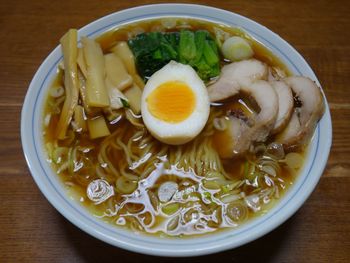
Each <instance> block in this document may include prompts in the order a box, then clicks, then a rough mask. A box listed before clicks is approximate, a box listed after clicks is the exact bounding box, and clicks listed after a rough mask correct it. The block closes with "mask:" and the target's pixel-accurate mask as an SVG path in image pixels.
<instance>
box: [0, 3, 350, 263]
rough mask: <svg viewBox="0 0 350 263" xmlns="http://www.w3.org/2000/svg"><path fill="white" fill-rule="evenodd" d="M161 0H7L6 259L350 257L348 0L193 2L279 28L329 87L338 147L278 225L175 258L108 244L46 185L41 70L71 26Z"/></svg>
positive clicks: (1, 150) (1, 72)
mask: <svg viewBox="0 0 350 263" xmlns="http://www.w3.org/2000/svg"><path fill="white" fill-rule="evenodd" d="M156 2H163V1H148V0H137V1H133V2H131V1H116V0H114V1H107V0H105V1H98V0H85V1H81V0H69V1H62V0H59V1H52V0H46V1H38V0H35V1H34V0H33V1H27V0H13V1H5V0H3V1H1V2H0V61H1V62H0V112H1V114H0V129H1V132H0V145H1V146H0V160H1V161H0V205H1V208H0V262H104V261H106V262H107V261H108V262H122V261H123V262H139V261H141V260H142V261H144V262H158V261H166V262H172V261H179V262H185V261H193V262H212V261H216V262H224V260H225V262H245V261H247V262H250V261H252V262H253V260H254V259H256V260H259V261H258V262H350V135H349V133H350V130H349V128H350V87H349V84H350V79H349V76H350V42H349V41H350V15H349V11H350V2H349V1H347V0H343V1H340V0H339V1H327V0H325V1H308V0H307V1H290V0H289V1H276V0H275V1H267V0H265V1H238V0H237V1H220V0H214V1H204V0H203V1H192V3H198V4H204V5H206V4H207V5H211V6H215V7H219V8H223V9H227V10H230V11H233V12H237V13H239V14H242V15H244V16H247V17H249V18H252V19H254V20H255V21H257V22H259V23H261V24H263V25H265V26H267V27H268V28H270V29H271V30H273V31H274V32H276V33H277V34H279V35H280V36H281V37H282V38H284V39H285V40H287V41H288V42H289V43H291V44H292V45H293V46H294V47H295V48H296V49H297V50H298V51H299V52H300V53H301V54H302V55H303V56H304V57H305V58H306V60H307V61H308V62H309V64H310V65H311V66H312V68H313V70H314V71H315V73H316V75H317V76H318V78H319V80H320V82H321V83H322V86H323V89H324V91H325V93H326V95H327V99H328V102H329V105H330V108H331V113H332V119H333V147H332V152H331V154H330V157H329V161H328V164H327V167H326V170H325V171H324V174H323V176H322V178H321V181H320V183H319V184H318V186H317V188H316V190H315V191H314V192H313V194H312V195H311V197H310V198H309V199H308V201H307V202H306V203H305V205H304V206H303V207H302V208H301V209H300V210H299V211H298V212H297V213H296V214H295V215H294V216H293V217H292V218H290V219H289V220H288V221H287V222H286V223H284V224H283V225H282V226H280V227H279V228H277V229H276V230H274V231H273V232H271V233H270V234H268V235H266V236H264V237H263V238H260V239H259V240H257V241H254V242H252V243H250V244H247V245H245V246H243V247H240V248H238V249H235V250H231V251H226V252H223V253H219V254H216V255H210V256H206V257H199V258H193V259H176V260H175V259H164V258H156V257H150V256H144V255H139V254H135V253H131V252H127V251H124V250H121V249H118V248H115V247H112V246H109V245H107V244H104V243H103V242H100V241H98V240H96V239H95V238H93V237H91V236H89V235H88V234H86V233H84V232H82V231H80V230H79V229H78V228H77V227H75V226H74V225H72V224H71V223H70V222H68V221H67V220H66V219H65V218H63V217H62V216H61V215H60V214H59V213H58V212H57V211H56V210H55V209H54V208H53V207H52V206H51V205H50V204H49V203H48V201H47V200H46V199H45V197H44V196H43V195H42V194H41V193H40V191H39V189H38V187H37V186H36V185H35V183H34V181H33V179H32V177H31V176H30V173H29V170H28V167H27V165H26V163H25V160H24V157H23V153H22V148H21V141H20V112H21V107H22V103H23V99H24V96H25V94H26V91H27V88H28V85H29V83H30V81H31V79H32V77H33V75H34V73H35V71H36V70H37V68H38V67H39V65H40V64H41V62H42V61H43V59H44V58H45V57H46V56H47V55H48V54H49V52H50V51H51V50H52V49H53V48H54V47H55V46H56V45H57V44H58V41H59V38H60V36H62V35H63V34H64V33H65V32H66V31H67V29H68V28H71V27H73V28H80V27H82V26H83V25H85V24H87V23H89V22H91V21H93V20H95V19H97V18H99V17H102V16H104V15H107V14H109V13H112V12H115V11H119V10H121V9H124V8H128V7H131V6H137V5H141V4H149V3H156ZM181 2H190V1H181ZM348 81H349V82H348Z"/></svg>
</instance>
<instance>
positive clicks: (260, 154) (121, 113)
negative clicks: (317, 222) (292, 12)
mask: <svg viewBox="0 0 350 263" xmlns="http://www.w3.org/2000/svg"><path fill="white" fill-rule="evenodd" d="M181 29H189V30H193V31H195V30H207V31H208V32H209V33H210V34H212V35H213V36H217V37H218V38H220V37H222V38H225V37H226V38H227V36H240V37H242V38H244V39H246V40H247V41H248V42H249V43H250V44H251V46H252V49H253V50H254V58H256V59H257V60H260V61H262V62H264V63H266V64H267V65H268V66H269V67H271V68H273V69H275V70H277V71H278V72H279V74H283V75H284V76H289V75H291V73H290V71H289V70H288V68H287V67H286V66H285V65H284V64H283V63H282V62H281V60H279V59H278V58H277V57H276V56H275V55H274V54H272V53H271V51H269V50H268V49H267V48H265V47H264V46H263V45H261V44H260V43H258V42H257V41H256V40H254V39H252V38H251V37H250V36H249V35H247V34H246V33H244V32H243V31H241V30H239V29H237V28H232V27H228V26H225V25H218V24H213V23H210V22H207V21H200V20H193V19H185V18H169V19H158V20H149V21H143V22H138V23H134V24H130V25H126V26H122V27H118V28H115V29H113V30H111V31H108V32H106V33H104V34H103V35H101V36H99V37H98V38H97V39H96V41H97V42H98V43H99V44H100V45H101V48H102V50H103V53H104V54H108V53H110V52H111V49H113V47H114V46H115V45H116V44H117V43H119V42H120V41H128V40H129V39H131V38H133V37H135V36H137V35H138V34H139V33H142V32H153V31H160V32H176V31H179V30H181ZM228 63H229V61H227V60H226V59H224V58H223V57H222V56H221V61H220V65H221V66H224V65H226V64H228ZM211 81H213V80H211ZM62 87H64V69H63V67H59V68H58V74H57V77H56V79H55V80H54V82H53V83H52V85H51V88H50V90H49V92H48V96H47V102H46V106H45V109H44V114H43V119H44V127H43V134H44V139H45V147H46V150H47V153H48V161H49V162H50V163H51V165H52V168H53V169H54V170H55V171H56V173H57V175H58V176H59V178H60V180H62V182H63V184H64V185H65V187H66V188H67V191H68V194H69V195H70V196H71V197H72V198H73V199H75V200H77V201H78V202H80V203H81V204H82V205H83V206H85V207H86V208H87V209H88V210H89V211H90V212H91V213H92V214H93V215H94V216H97V217H99V218H101V219H102V220H104V221H107V222H109V223H111V224H112V225H118V226H121V227H125V228H128V229H132V230H133V231H137V232H142V233H147V234H156V235H165V236H192V235H199V234H206V233H209V232H215V231H218V230H221V229H228V228H236V227H239V226H240V225H242V224H244V223H246V222H247V221H249V220H251V219H252V218H254V217H257V216H261V215H263V214H265V213H267V212H268V211H269V209H270V208H271V207H272V206H273V205H274V204H275V203H276V202H278V200H279V199H280V198H281V197H282V196H283V195H284V193H285V192H286V191H288V189H289V187H291V185H292V184H293V182H294V181H295V180H296V177H297V175H298V173H299V170H300V169H301V167H302V163H303V158H304V157H303V156H304V153H305V149H303V148H302V149H298V151H293V152H291V153H292V154H294V155H296V156H294V157H293V156H292V157H293V158H294V159H293V160H294V161H295V159H296V160H297V161H298V163H297V164H295V165H290V159H291V156H290V154H291V153H288V152H285V151H284V150H283V147H282V145H281V144H278V143H276V142H275V135H270V136H269V137H268V138H267V139H266V140H265V141H264V142H259V143H254V145H253V146H252V147H250V150H249V151H248V152H247V153H245V154H244V155H241V156H235V157H234V158H222V157H220V156H221V154H220V152H221V151H224V149H225V147H226V145H227V144H228V143H229V142H227V141H226V140H225V137H224V136H221V133H222V130H224V128H225V127H223V126H225V119H227V118H228V117H227V116H229V115H230V114H234V115H235V116H236V115H241V116H243V117H244V118H247V119H249V116H250V115H252V114H254V113H256V112H259V107H258V106H257V105H255V103H254V101H253V100H252V99H251V98H250V97H249V95H244V94H243V95H242V94H239V95H236V96H234V97H231V98H229V99H227V100H224V101H220V102H218V103H212V104H211V106H210V116H209V119H208V121H207V123H206V125H205V127H204V129H203V130H202V131H201V133H200V134H199V135H198V136H196V137H195V138H194V139H193V140H191V141H190V142H188V143H185V144H183V145H168V144H165V143H162V142H160V141H158V140H157V139H155V138H154V137H153V136H152V135H151V134H150V132H149V131H148V130H147V129H146V128H145V126H144V123H143V120H142V117H141V115H140V114H136V113H134V112H133V111H132V110H131V109H130V108H128V107H126V108H122V109H119V110H116V111H113V112H108V111H106V110H101V109H93V108H92V109H90V110H91V112H90V113H89V114H90V115H91V116H98V115H100V114H101V112H102V115H103V116H105V118H106V119H108V121H107V122H106V123H107V128H108V130H109V131H110V134H109V135H108V136H104V137H101V138H97V139H91V136H89V132H88V130H87V129H86V128H84V129H79V128H77V127H75V123H74V122H73V123H71V124H70V125H69V127H68V129H67V132H66V136H65V138H64V139H58V138H57V134H56V133H57V131H56V130H57V125H58V121H59V118H60V113H61V111H62V107H63V103H64V99H65V93H64V92H63V94H61V96H58V95H60V94H58V95H57V93H60V92H62V89H61V88H62ZM78 105H82V98H79V101H78ZM85 114H87V113H86V112H85ZM85 119H86V118H85ZM288 155H289V157H287V156H288ZM294 163H295V162H294Z"/></svg>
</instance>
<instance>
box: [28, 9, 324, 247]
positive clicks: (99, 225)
mask: <svg viewBox="0 0 350 263" xmlns="http://www.w3.org/2000/svg"><path fill="white" fill-rule="evenodd" d="M188 15H191V14H188ZM192 15H193V14H192ZM155 16H184V13H181V14H180V15H179V14H174V13H172V14H164V13H159V14H157V13H154V14H151V15H147V16H137V17H133V18H132V19H126V20H122V21H118V22H113V23H111V24H109V25H107V26H103V27H101V28H99V29H97V30H95V31H94V32H92V33H90V34H88V35H87V36H89V37H90V36H92V35H94V34H96V33H97V32H99V31H102V30H105V29H107V28H109V27H113V26H116V25H120V24H122V23H127V22H131V21H134V20H135V19H145V18H153V17H155ZM196 18H204V19H209V20H216V21H218V19H217V18H215V17H210V16H203V15H196ZM219 21H220V20H219ZM222 22H225V23H227V24H228V25H230V24H231V23H230V22H229V21H225V20H222ZM241 28H242V29H243V30H245V31H246V32H248V33H249V34H252V35H256V36H258V37H259V38H261V39H263V40H264V41H266V42H267V43H269V44H270V45H271V46H272V47H273V48H275V49H276V50H278V51H279V52H280V54H281V55H282V56H283V57H284V58H285V59H286V60H287V61H288V62H289V63H290V64H291V65H293V67H294V69H295V70H296V71H297V72H298V73H299V74H301V72H300V71H299V69H298V68H297V67H296V66H295V64H294V63H293V62H292V61H291V60H290V59H289V57H287V56H286V55H285V54H284V53H283V52H282V51H281V50H280V49H279V48H278V47H277V46H275V45H274V44H272V43H271V42H270V41H269V40H268V39H266V38H264V37H262V36H261V35H259V34H257V33H255V32H251V31H250V30H247V29H245V28H244V27H241ZM61 60H62V56H61V57H60V58H59V59H58V60H57V61H56V62H55V63H54V65H53V66H52V67H51V68H50V70H49V71H48V73H47V75H46V76H45V78H44V80H43V81H42V84H41V86H40V89H39V92H38V95H37V97H36V99H35V103H34V109H35V110H34V113H35V112H36V111H37V110H38V109H37V107H36V105H37V102H38V98H39V97H40V94H41V92H42V91H43V87H44V84H45V82H46V80H47V78H48V77H49V75H51V72H52V71H53V70H54V69H56V68H57V65H58V63H59V61H61ZM40 110H42V109H40ZM34 116H35V114H33V117H32V128H33V130H32V135H33V141H34V148H35V153H36V157H37V160H38V162H39V164H40V167H41V169H42V171H43V173H44V174H45V176H46V177H47V179H48V181H49V183H50V185H51V186H52V187H53V189H55V191H56V193H57V194H58V195H59V196H60V197H61V198H62V199H63V200H65V201H66V204H68V206H70V207H71V208H72V209H73V210H74V211H75V212H77V213H78V214H80V215H81V216H82V217H83V218H85V219H87V220H88V221H89V222H92V223H93V224H95V225H96V226H98V227H101V228H102V229H103V230H105V231H107V232H109V231H111V228H107V227H106V226H105V225H104V224H106V223H104V224H100V222H98V221H95V220H91V218H90V217H88V216H86V215H85V214H84V213H82V212H81V211H80V210H79V209H77V208H76V207H75V206H73V205H72V203H71V202H70V201H69V200H67V199H66V197H65V196H64V195H62V194H61V192H60V191H59V190H58V189H57V187H56V186H55V184H54V183H53V182H52V180H51V178H50V177H49V176H48V175H47V173H46V171H45V168H44V165H43V164H42V162H41V160H40V158H39V154H38V149H37V147H36V146H37V145H39V143H38V142H37V140H36V138H35V136H34V134H35V133H34V127H35V125H34ZM319 138H320V128H319V125H317V145H316V150H315V154H314V156H313V160H312V163H311V166H310V168H309V170H308V172H307V175H306V176H305V178H304V180H303V181H302V183H301V184H300V186H299V188H298V189H297V191H296V192H295V193H294V194H293V195H292V196H291V197H290V198H289V199H288V200H287V201H285V204H288V203H289V202H290V200H291V199H293V198H294V196H295V195H296V194H298V192H299V191H300V189H301V188H302V186H303V185H304V183H305V181H306V179H307V178H308V176H309V174H310V170H311V169H312V168H313V166H314V162H315V159H316V156H317V153H318V148H319ZM282 208H283V207H281V208H280V209H279V210H277V211H274V213H272V214H267V215H266V217H265V218H264V220H262V221H261V222H258V223H256V224H255V225H252V226H251V227H249V228H247V229H244V230H241V231H239V230H237V231H235V232H234V233H233V234H232V235H230V237H232V236H235V235H238V234H241V233H244V232H247V231H250V230H251V229H252V228H256V227H257V226H259V225H261V224H263V223H264V222H266V221H267V220H269V219H270V218H271V217H273V216H274V215H275V214H277V213H279V211H280V210H281V209H282ZM263 217H264V216H263ZM101 223H102V222H101ZM113 232H114V231H113ZM114 233H115V234H117V235H119V236H123V237H125V238H127V239H131V240H135V241H139V239H134V238H133V237H132V236H129V235H128V236H125V235H123V233H119V232H114ZM227 238H228V236H226V237H222V238H220V239H216V241H219V240H222V239H227ZM196 241H198V242H197V244H204V243H208V241H207V242H205V241H204V242H200V241H199V240H196ZM148 242H150V243H154V244H157V243H158V242H153V241H152V242H151V241H148ZM177 245H178V244H177ZM184 245H186V244H184Z"/></svg>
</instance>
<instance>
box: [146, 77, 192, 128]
mask: <svg viewBox="0 0 350 263" xmlns="http://www.w3.org/2000/svg"><path fill="white" fill-rule="evenodd" d="M146 101H147V106H148V111H149V112H150V113H151V114H152V115H153V116H154V117H155V118H157V119H160V120H162V121H165V122H169V123H178V122H181V121H184V120H186V119H187V118H188V117H189V116H190V115H191V114H192V112H193V111H194V108H195V105H196V97H195V95H194V93H193V91H192V89H191V88H190V87H189V86H187V85H186V84H185V83H184V82H180V81H169V82H165V83H163V84H161V85H160V86H158V87H157V88H155V89H154V90H153V91H152V92H151V93H150V94H149V95H148V97H147V99H146Z"/></svg>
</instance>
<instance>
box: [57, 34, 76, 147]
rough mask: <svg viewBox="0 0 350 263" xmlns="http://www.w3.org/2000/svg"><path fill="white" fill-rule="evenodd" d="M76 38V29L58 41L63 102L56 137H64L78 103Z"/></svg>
mask: <svg viewBox="0 0 350 263" xmlns="http://www.w3.org/2000/svg"><path fill="white" fill-rule="evenodd" d="M77 38H78V33H77V30H76V29H70V30H69V31H68V32H67V33H66V34H65V35H64V36H63V37H62V38H61V40H60V42H61V47H62V53H63V61H64V86H65V95H66V98H65V101H64V104H63V107H62V111H61V115H60V118H59V121H58V124H57V137H58V139H60V140H62V139H64V138H65V136H66V132H67V128H68V125H69V123H70V121H71V119H72V115H73V112H74V109H75V106H76V105H77V103H78V98H79V87H78V74H77Z"/></svg>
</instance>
